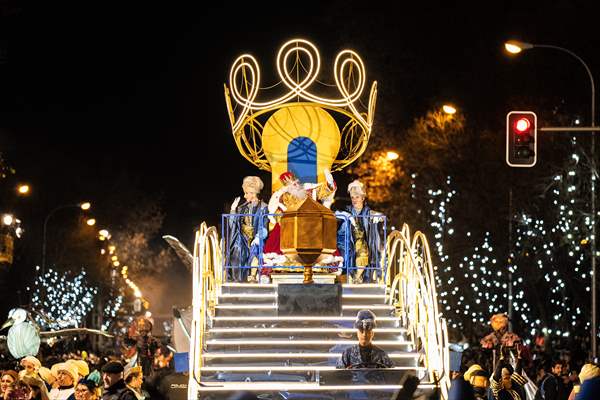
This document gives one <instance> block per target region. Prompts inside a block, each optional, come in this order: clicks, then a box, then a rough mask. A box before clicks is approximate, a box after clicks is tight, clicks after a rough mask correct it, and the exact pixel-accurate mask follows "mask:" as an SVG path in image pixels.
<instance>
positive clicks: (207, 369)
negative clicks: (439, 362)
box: [201, 365, 426, 372]
mask: <svg viewBox="0 0 600 400" xmlns="http://www.w3.org/2000/svg"><path fill="white" fill-rule="evenodd" d="M337 369H338V368H336V367H335V366H333V365H296V366H287V365H285V366H282V365H267V366H265V365H256V366H239V365H221V366H218V367H202V368H201V370H202V371H205V372H213V371H214V372H219V371H235V372H243V371H335V370H337ZM390 369H394V370H399V371H425V370H426V369H425V367H392V368H390Z"/></svg>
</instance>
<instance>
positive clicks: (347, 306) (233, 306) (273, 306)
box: [215, 296, 394, 318]
mask: <svg viewBox="0 0 600 400" xmlns="http://www.w3.org/2000/svg"><path fill="white" fill-rule="evenodd" d="M219 297H221V296H219ZM215 307H216V308H218V309H221V310H275V309H277V304H275V303H272V304H219V305H217V306H215ZM365 308H368V309H370V310H392V309H394V307H393V306H391V305H389V304H345V305H342V310H362V309H365ZM353 318H355V317H353Z"/></svg>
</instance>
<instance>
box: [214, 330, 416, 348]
mask: <svg viewBox="0 0 600 400" xmlns="http://www.w3.org/2000/svg"><path fill="white" fill-rule="evenodd" d="M211 332H212V330H211ZM206 344H212V345H235V346H243V345H252V346H254V345H293V346H296V345H298V346H300V345H311V344H315V345H317V344H318V345H324V346H325V345H331V346H335V345H338V344H348V345H354V344H356V340H327V339H325V340H323V339H321V340H302V339H299V340H296V339H264V340H258V339H241V340H238V339H210V340H208V341H207V342H206ZM373 344H376V345H379V346H393V345H398V346H406V345H409V344H413V342H412V341H411V342H406V341H400V340H374V341H373Z"/></svg>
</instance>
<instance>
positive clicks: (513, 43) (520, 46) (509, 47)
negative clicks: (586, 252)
mask: <svg viewBox="0 0 600 400" xmlns="http://www.w3.org/2000/svg"><path fill="white" fill-rule="evenodd" d="M504 48H505V49H506V51H508V52H509V53H512V54H518V53H520V52H521V51H523V50H529V49H533V48H545V49H554V50H558V51H562V52H563V53H567V54H569V55H570V56H571V57H573V58H575V59H576V60H577V61H579V62H580V63H581V65H583V68H585V71H586V72H587V74H588V77H589V78H590V86H591V89H592V104H591V114H590V121H591V127H592V128H593V127H595V126H596V87H595V85H594V76H593V75H592V71H590V68H589V67H588V66H587V64H586V63H585V61H583V59H582V58H581V57H579V56H578V55H577V54H575V53H573V52H572V51H571V50H569V49H565V48H564V47H559V46H554V45H549V44H533V43H526V42H521V41H518V40H509V41H508V42H506V43H505V44H504ZM591 142H592V143H591V161H592V162H591V165H592V166H591V168H592V171H591V174H590V180H591V185H590V189H591V190H590V193H591V201H590V208H591V209H592V235H591V236H592V237H591V242H590V252H591V256H592V259H591V263H592V321H591V323H592V328H591V334H592V337H591V339H592V341H591V347H592V357H593V358H594V360H596V358H597V344H596V343H597V342H596V330H597V327H598V325H597V322H596V320H597V319H596V313H597V311H596V301H597V299H596V281H597V277H596V198H595V194H596V193H595V192H596V177H595V174H596V171H595V168H596V154H595V153H596V136H595V132H594V131H592V140H591Z"/></svg>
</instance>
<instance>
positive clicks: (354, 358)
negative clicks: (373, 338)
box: [336, 344, 394, 368]
mask: <svg viewBox="0 0 600 400" xmlns="http://www.w3.org/2000/svg"><path fill="white" fill-rule="evenodd" d="M361 350H362V351H361ZM393 366H394V363H393V362H392V360H390V358H389V357H388V355H387V354H386V353H385V351H383V350H382V349H380V348H379V347H377V346H370V347H367V348H361V347H360V346H359V345H358V344H355V345H354V346H352V347H348V348H347V349H346V350H344V352H343V353H342V357H341V358H340V359H339V360H338V362H337V365H336V367H337V368H392V367H393Z"/></svg>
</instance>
